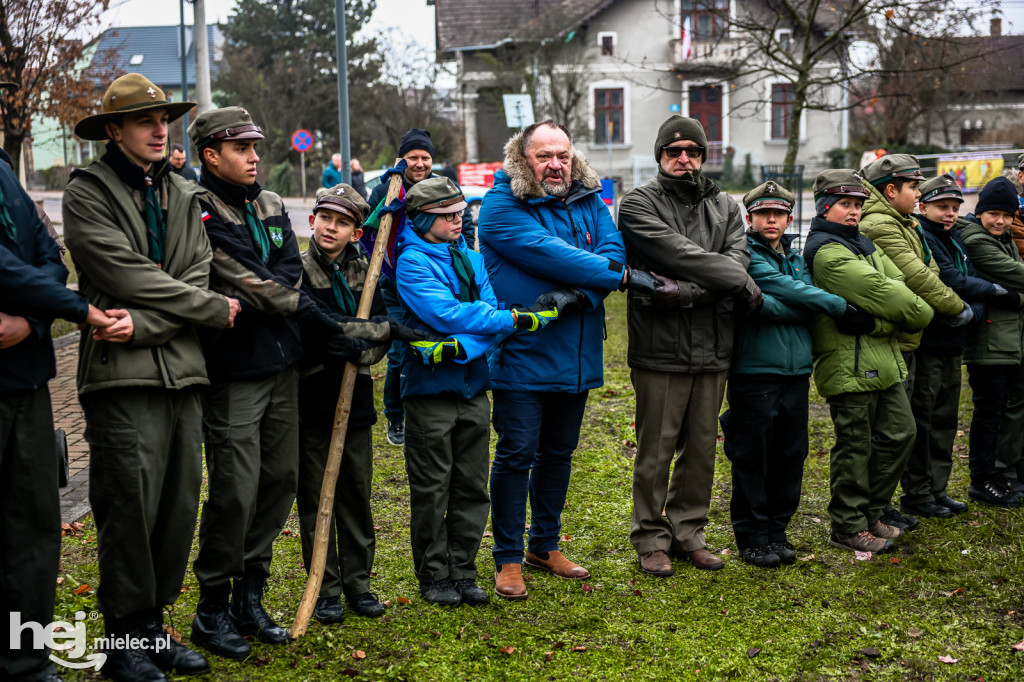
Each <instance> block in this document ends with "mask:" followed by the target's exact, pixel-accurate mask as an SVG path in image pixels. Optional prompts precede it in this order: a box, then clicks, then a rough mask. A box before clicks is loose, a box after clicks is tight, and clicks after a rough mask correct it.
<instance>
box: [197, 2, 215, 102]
mask: <svg viewBox="0 0 1024 682" xmlns="http://www.w3.org/2000/svg"><path fill="white" fill-rule="evenodd" d="M193 2H194V3H195V5H194V9H195V19H194V20H193V21H192V24H193V26H194V27H195V28H194V29H193V31H194V33H195V38H194V40H195V41H196V101H197V102H198V103H199V106H198V107H196V113H198V114H201V113H203V112H204V111H209V110H210V109H212V108H213V103H212V102H211V101H210V41H209V40H207V37H206V0H193Z"/></svg>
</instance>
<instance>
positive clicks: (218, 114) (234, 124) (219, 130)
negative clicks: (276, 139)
mask: <svg viewBox="0 0 1024 682" xmlns="http://www.w3.org/2000/svg"><path fill="white" fill-rule="evenodd" d="M188 136H189V137H190V138H192V141H193V142H194V143H195V145H196V149H202V148H204V147H209V146H210V145H211V144H213V143H214V142H220V141H222V140H262V139H263V138H264V135H263V130H262V129H261V128H260V127H259V126H258V125H256V124H255V123H253V122H252V116H250V115H249V112H248V111H246V110H245V109H243V108H242V107H224V108H223V109H210V110H209V111H204V112H203V113H201V114H199V115H198V116H196V118H195V120H194V121H192V123H191V125H189V127H188Z"/></svg>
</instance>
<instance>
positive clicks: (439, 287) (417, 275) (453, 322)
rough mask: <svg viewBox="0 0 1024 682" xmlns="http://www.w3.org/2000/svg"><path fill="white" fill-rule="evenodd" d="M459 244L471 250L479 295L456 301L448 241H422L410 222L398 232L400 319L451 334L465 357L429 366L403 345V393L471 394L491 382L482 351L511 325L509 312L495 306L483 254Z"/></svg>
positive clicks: (463, 250) (437, 331)
mask: <svg viewBox="0 0 1024 682" xmlns="http://www.w3.org/2000/svg"><path fill="white" fill-rule="evenodd" d="M457 248H458V249H459V250H460V251H462V252H463V253H465V254H467V255H468V256H469V262H470V263H471V264H472V266H473V272H474V274H475V276H474V279H475V281H476V284H477V286H478V287H479V288H480V300H479V301H474V302H473V303H462V302H460V301H459V280H458V277H457V276H456V275H455V270H454V268H453V267H452V257H451V254H450V253H449V251H448V245H447V244H430V243H428V242H425V241H423V239H421V238H420V237H419V236H418V235H417V234H416V233H415V232H413V230H412V229H411V228H410V227H404V228H403V229H402V232H401V234H399V237H398V263H397V267H396V268H395V274H396V278H397V283H398V295H399V296H400V297H401V299H402V306H403V307H404V308H405V320H404V322H403V324H405V325H406V326H407V327H412V328H414V329H426V330H428V331H430V332H433V333H435V334H440V335H441V336H451V337H454V338H455V339H457V340H458V341H459V344H460V345H462V347H463V348H464V349H465V351H466V358H465V359H463V360H455V361H448V362H445V363H443V364H440V365H434V366H430V367H428V366H427V365H424V364H423V362H422V360H421V359H420V357H419V354H417V353H416V352H415V351H414V350H413V349H412V348H411V347H409V346H403V351H402V397H405V396H410V395H434V394H437V393H454V394H457V395H461V396H462V397H463V398H467V399H468V398H473V397H475V396H477V395H479V394H480V393H481V392H482V391H485V390H487V389H488V388H489V387H490V386H489V381H488V371H487V359H486V358H485V357H484V355H485V354H486V353H487V350H488V349H489V348H490V347H491V346H492V345H494V344H495V343H496V342H499V341H501V339H502V338H503V337H504V336H505V335H507V334H509V333H511V332H512V331H513V325H512V313H511V312H510V311H508V310H498V309H497V305H498V302H497V301H496V300H495V298H494V290H493V289H491V284H490V281H489V280H488V278H487V270H486V268H484V260H483V257H482V256H481V255H480V254H479V253H477V252H475V251H471V250H470V249H468V248H467V247H466V242H465V240H463V239H460V240H459V242H458V246H457Z"/></svg>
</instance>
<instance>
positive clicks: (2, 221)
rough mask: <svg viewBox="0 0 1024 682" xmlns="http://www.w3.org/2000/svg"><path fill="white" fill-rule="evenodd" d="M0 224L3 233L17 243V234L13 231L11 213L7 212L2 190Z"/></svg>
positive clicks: (0, 191) (0, 193)
mask: <svg viewBox="0 0 1024 682" xmlns="http://www.w3.org/2000/svg"><path fill="white" fill-rule="evenodd" d="M0 225H2V226H3V229H4V233H5V234H6V235H7V236H8V237H9V238H10V240H11V241H12V242H14V243H17V241H18V236H17V234H16V233H15V230H16V228H15V226H14V220H13V219H12V218H11V214H10V213H8V212H7V201H6V200H5V198H4V192H3V190H0Z"/></svg>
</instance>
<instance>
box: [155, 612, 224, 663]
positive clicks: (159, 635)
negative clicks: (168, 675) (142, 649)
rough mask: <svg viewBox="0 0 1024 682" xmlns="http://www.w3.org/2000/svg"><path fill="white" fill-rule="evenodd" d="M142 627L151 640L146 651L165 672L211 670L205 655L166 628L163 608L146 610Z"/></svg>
mask: <svg viewBox="0 0 1024 682" xmlns="http://www.w3.org/2000/svg"><path fill="white" fill-rule="evenodd" d="M142 627H143V637H145V638H146V639H148V640H149V648H148V649H146V653H147V654H148V655H149V660H151V661H153V663H155V664H156V667H158V668H160V669H161V670H163V671H165V672H167V671H171V670H173V671H174V672H176V673H178V674H179V675H205V674H206V673H208V672H210V662H209V661H207V660H206V657H205V656H203V655H202V654H201V653H199V652H198V651H192V650H191V649H189V648H188V647H187V646H185V645H183V644H181V643H180V642H178V641H177V640H176V639H174V637H172V636H171V635H170V634H169V633H168V632H167V631H166V630H164V614H163V610H162V609H159V608H156V609H150V610H149V611H146V614H145V618H144V620H143V621H142Z"/></svg>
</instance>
